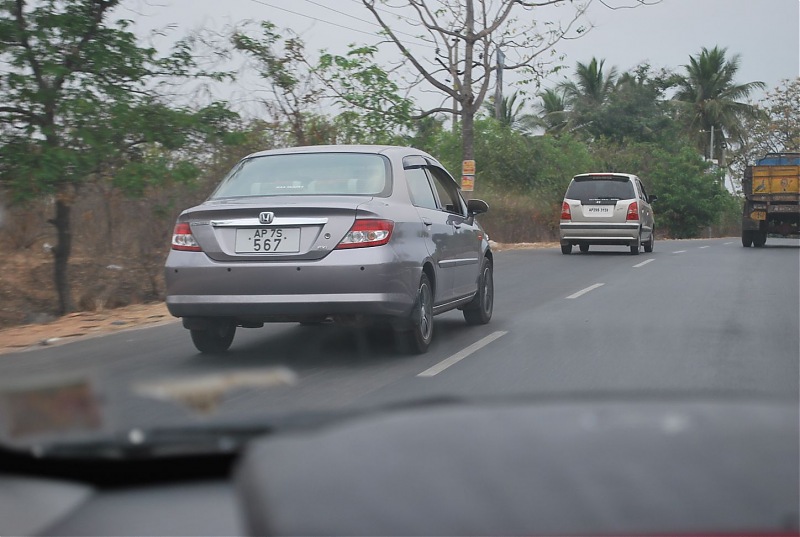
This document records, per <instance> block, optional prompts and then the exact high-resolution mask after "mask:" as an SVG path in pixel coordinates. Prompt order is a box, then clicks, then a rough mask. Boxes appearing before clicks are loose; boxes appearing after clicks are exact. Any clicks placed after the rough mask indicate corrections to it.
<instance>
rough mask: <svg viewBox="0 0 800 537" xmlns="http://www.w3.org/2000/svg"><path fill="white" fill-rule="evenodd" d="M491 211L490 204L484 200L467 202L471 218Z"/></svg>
mask: <svg viewBox="0 0 800 537" xmlns="http://www.w3.org/2000/svg"><path fill="white" fill-rule="evenodd" d="M488 211H489V204H488V203H486V202H485V201H483V200H468V201H467V212H468V213H469V214H470V215H471V216H475V215H477V214H483V213H485V212H488Z"/></svg>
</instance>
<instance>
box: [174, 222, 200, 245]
mask: <svg viewBox="0 0 800 537" xmlns="http://www.w3.org/2000/svg"><path fill="white" fill-rule="evenodd" d="M172 249H173V250H183V251H186V252H202V250H201V249H200V245H199V244H197V241H196V240H194V235H192V228H191V226H189V223H188V222H178V223H177V224H175V231H173V232H172Z"/></svg>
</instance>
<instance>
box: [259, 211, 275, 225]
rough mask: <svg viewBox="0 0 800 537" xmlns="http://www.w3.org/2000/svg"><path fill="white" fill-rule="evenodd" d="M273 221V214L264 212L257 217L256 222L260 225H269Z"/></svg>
mask: <svg viewBox="0 0 800 537" xmlns="http://www.w3.org/2000/svg"><path fill="white" fill-rule="evenodd" d="M274 219H275V213H270V212H267V211H264V212H263V213H260V214H259V215H258V221H259V222H261V223H262V224H271V223H272V221H273V220H274Z"/></svg>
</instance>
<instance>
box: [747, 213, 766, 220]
mask: <svg viewBox="0 0 800 537" xmlns="http://www.w3.org/2000/svg"><path fill="white" fill-rule="evenodd" d="M750 218H752V219H753V220H766V219H767V211H753V212H751V213H750Z"/></svg>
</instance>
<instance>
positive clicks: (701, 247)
mask: <svg viewBox="0 0 800 537" xmlns="http://www.w3.org/2000/svg"><path fill="white" fill-rule="evenodd" d="M703 248H711V246H700V247H699V249H700V250H702V249H703Z"/></svg>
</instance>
